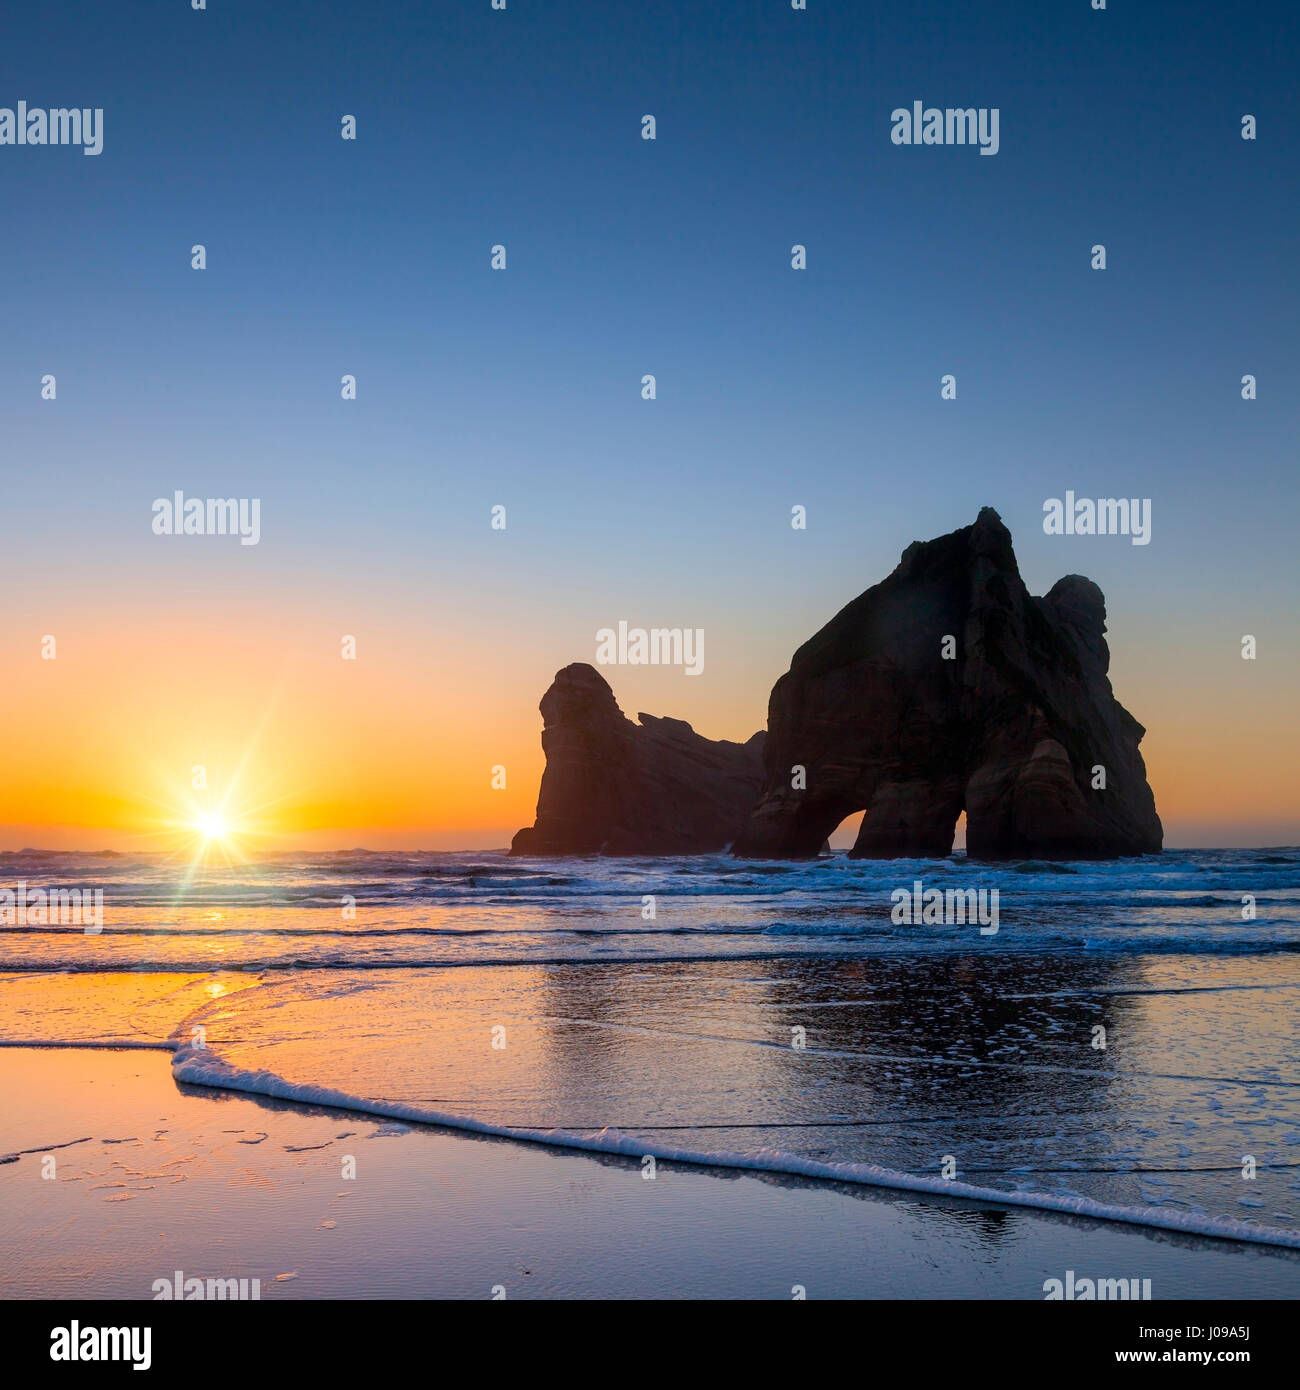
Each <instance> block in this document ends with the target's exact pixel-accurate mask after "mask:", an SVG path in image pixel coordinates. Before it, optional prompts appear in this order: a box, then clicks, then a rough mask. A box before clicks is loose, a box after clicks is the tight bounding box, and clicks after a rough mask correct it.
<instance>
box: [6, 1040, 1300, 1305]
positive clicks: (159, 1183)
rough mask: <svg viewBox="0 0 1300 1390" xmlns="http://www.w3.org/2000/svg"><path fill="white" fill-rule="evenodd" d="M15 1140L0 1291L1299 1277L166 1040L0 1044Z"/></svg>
mask: <svg viewBox="0 0 1300 1390" xmlns="http://www.w3.org/2000/svg"><path fill="white" fill-rule="evenodd" d="M20 1149H23V1150H34V1152H26V1153H22V1154H21V1155H20V1156H19V1157H18V1158H17V1159H16V1160H14V1161H12V1162H5V1163H0V1230H3V1232H4V1238H3V1244H4V1247H5V1248H4V1252H3V1259H2V1260H0V1293H2V1294H3V1295H4V1296H6V1297H9V1298H38V1297H52V1298H98V1297H118V1298H140V1299H150V1298H153V1297H154V1283H155V1281H158V1280H166V1281H169V1282H170V1281H173V1280H174V1277H175V1273H176V1271H177V1270H179V1271H182V1273H183V1274H184V1275H185V1277H186V1278H189V1277H201V1278H205V1279H206V1278H246V1279H249V1280H252V1279H257V1280H260V1294H261V1297H262V1298H264V1299H271V1298H394V1297H395V1298H491V1297H493V1295H494V1289H495V1290H504V1295H505V1297H507V1298H529V1297H532V1298H563V1297H569V1298H624V1297H647V1298H781V1299H787V1298H792V1297H795V1296H796V1291H797V1289H798V1288H800V1287H802V1288H803V1289H804V1290H805V1291H806V1296H807V1297H809V1298H1010V1299H1014V1298H1028V1299H1041V1298H1042V1297H1043V1284H1044V1281H1045V1280H1047V1279H1049V1278H1054V1277H1055V1278H1063V1277H1064V1275H1065V1273H1066V1271H1067V1270H1069V1269H1073V1270H1074V1271H1075V1272H1076V1275H1077V1276H1079V1277H1084V1276H1087V1277H1099V1278H1134V1277H1136V1278H1149V1279H1151V1281H1152V1296H1153V1298H1154V1299H1176V1298H1194V1297H1196V1298H1204V1297H1211V1298H1218V1297H1222V1298H1261V1297H1273V1298H1278V1297H1293V1296H1294V1294H1295V1291H1296V1289H1297V1287H1300V1256H1298V1255H1297V1254H1296V1253H1295V1252H1290V1251H1284V1250H1271V1249H1266V1248H1261V1247H1257V1246H1246V1245H1240V1244H1233V1243H1227V1242H1220V1241H1212V1240H1203V1239H1199V1238H1190V1237H1185V1236H1181V1235H1173V1234H1171V1233H1168V1232H1158V1231H1144V1230H1141V1229H1137V1228H1127V1227H1121V1226H1115V1225H1110V1224H1106V1223H1101V1222H1095V1221H1091V1220H1086V1219H1081V1218H1077V1217H1066V1216H1060V1215H1053V1214H1042V1213H1037V1212H1033V1211H1028V1210H1005V1209H1003V1210H999V1209H998V1208H997V1207H995V1206H994V1205H992V1204H983V1203H975V1202H965V1201H955V1200H952V1199H947V1198H941V1197H934V1198H931V1197H919V1196H916V1195H913V1194H896V1193H889V1192H884V1191H880V1190H874V1189H866V1188H861V1187H848V1186H840V1185H835V1184H829V1183H809V1182H805V1181H801V1180H798V1179H793V1178H790V1177H788V1176H786V1175H778V1174H761V1173H738V1172H734V1171H725V1170H713V1169H708V1168H699V1167H691V1166H686V1165H678V1164H673V1163H659V1164H657V1165H656V1170H655V1176H654V1178H653V1179H647V1178H646V1177H645V1176H644V1172H645V1171H646V1170H645V1168H644V1167H643V1165H642V1164H641V1163H640V1162H638V1161H636V1160H633V1159H624V1158H618V1157H612V1156H609V1155H595V1154H592V1155H587V1154H578V1153H572V1152H565V1151H561V1150H555V1149H548V1148H545V1147H542V1146H537V1145H530V1144H522V1143H517V1142H513V1141H509V1140H500V1139H491V1138H482V1137H475V1136H470V1135H464V1134H458V1133H453V1132H450V1131H446V1130H439V1129H436V1128H432V1127H427V1126H421V1125H404V1124H394V1123H391V1122H380V1121H376V1120H373V1119H366V1118H364V1117H361V1116H357V1115H355V1114H349V1113H346V1112H339V1111H329V1110H323V1109H320V1108H316V1107H310V1106H304V1105H298V1104H288V1103H284V1102H276V1101H271V1100H266V1099H262V1098H252V1097H247V1096H242V1095H241V1096H235V1095H230V1094H227V1093H223V1092H221V1091H217V1090H213V1089H210V1088H207V1087H202V1088H200V1087H186V1086H179V1085H178V1084H177V1083H176V1082H175V1081H174V1080H173V1078H172V1074H171V1067H170V1057H169V1055H168V1054H167V1053H166V1052H164V1051H150V1050H101V1049H82V1048H60V1049H36V1048H5V1049H0V1154H4V1155H8V1154H10V1153H13V1152H14V1151H16V1150H20ZM349 1159H351V1160H352V1161H353V1162H352V1163H351V1164H349V1162H348V1160H349ZM50 1160H52V1161H53V1162H52V1165H51V1162H50ZM352 1171H354V1172H355V1176H351V1177H349V1176H346V1174H347V1173H349V1172H352ZM45 1173H49V1174H51V1175H50V1176H43V1174H45Z"/></svg>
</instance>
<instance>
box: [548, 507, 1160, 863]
mask: <svg viewBox="0 0 1300 1390" xmlns="http://www.w3.org/2000/svg"><path fill="white" fill-rule="evenodd" d="M1105 630H1106V606H1105V600H1104V598H1103V596H1102V592H1101V590H1100V589H1099V588H1098V587H1097V586H1096V585H1095V584H1094V583H1092V581H1091V580H1088V579H1084V578H1082V577H1081V576H1079V575H1067V576H1066V577H1065V578H1064V579H1062V580H1060V581H1059V582H1058V583H1057V584H1056V585H1054V586H1053V588H1052V590H1051V592H1050V593H1048V595H1047V596H1046V597H1045V598H1034V597H1032V596H1031V595H1030V593H1029V591H1028V590H1027V589H1026V588H1025V585H1024V583H1023V581H1022V580H1021V578H1020V571H1019V569H1018V568H1017V565H1016V557H1015V553H1014V551H1013V550H1012V547H1011V536H1010V534H1009V532H1008V531H1007V529H1006V527H1005V526H1003V524H1002V521H1001V518H1000V517H999V516H998V514H997V513H996V512H995V511H993V510H992V509H991V508H989V507H985V508H984V509H983V510H982V511H981V512H980V514H979V517H978V519H977V520H976V522H975V524H974V525H973V526H967V527H964V528H963V529H962V530H960V531H954V532H953V533H952V534H951V535H948V536H940V537H939V538H938V539H937V540H932V541H926V542H919V541H918V542H916V543H914V544H912V545H910V546H908V548H907V549H906V550H905V551H904V552H903V556H902V559H901V561H900V562H899V565H898V568H897V569H895V570H894V572H893V574H891V575H890V576H889V577H888V578H887V579H885V580H884V581H883V582H881V583H879V584H877V585H875V586H874V587H873V588H870V589H868V590H867V591H866V593H864V594H861V595H859V597H858V598H856V599H854V600H853V602H852V603H850V604H849V605H848V606H847V607H846V608H844V609H842V610H841V611H840V612H839V613H838V614H837V615H836V616H835V617H834V618H832V619H831V621H830V622H829V623H827V624H826V626H825V627H824V628H822V630H821V631H820V632H819V633H817V634H816V635H815V636H814V637H812V638H811V639H810V640H809V641H807V642H805V643H804V645H803V646H802V647H800V648H799V650H798V651H797V652H796V653H795V654H794V659H793V660H792V661H791V663H790V670H789V671H788V672H787V673H786V674H785V675H784V676H782V677H781V678H780V680H778V681H777V683H776V685H775V686H774V687H773V689H772V695H771V699H770V702H769V706H768V735H767V741H766V746H765V748H764V753H763V760H764V764H765V769H766V777H765V781H764V786H763V792H762V796H761V797H760V798H759V801H758V804H757V805H756V806H755V807H754V810H753V813H752V815H751V816H750V818H749V823H748V825H747V826H746V828H745V830H744V831H743V833H742V834H741V835H740V837H739V839H738V840H737V842H736V844H735V848H734V852H735V853H736V854H738V855H746V856H751V857H768V858H786V857H792V858H793V857H803V856H811V855H814V854H816V853H817V852H818V850H819V848H820V847H821V845H822V843H823V841H824V840H825V838H826V836H827V835H828V834H829V833H830V832H831V831H832V830H834V828H835V827H836V826H837V825H838V824H839V823H840V822H841V821H842V820H843V819H844V818H845V817H846V816H848V815H850V814H852V813H853V812H855V811H865V812H866V814H865V816H864V817H863V820H862V828H861V830H860V832H859V834H858V838H857V842H856V844H855V845H854V847H853V849H852V851H851V854H852V855H854V856H856V857H859V858H871V859H886V858H896V857H918V858H920V857H941V856H944V855H947V854H949V853H950V852H951V850H952V840H953V830H954V827H955V825H956V822H957V819H958V817H959V816H960V814H961V812H962V811H963V810H964V811H965V812H966V845H967V853H968V854H969V855H970V857H972V858H980V859H1011V858H1017V859H1019V858H1045V857H1050V858H1076V859H1109V858H1115V857H1118V856H1121V855H1136V854H1145V853H1154V852H1157V851H1158V850H1159V849H1160V846H1161V840H1162V835H1163V831H1162V829H1161V825H1160V820H1159V818H1158V817H1157V815H1156V808H1155V800H1154V798H1153V797H1152V794H1151V788H1150V787H1149V786H1148V785H1147V780H1146V767H1145V765H1144V764H1143V761H1142V756H1141V754H1140V753H1139V752H1138V744H1139V742H1140V741H1141V739H1142V735H1143V734H1144V733H1145V730H1144V729H1143V728H1142V726H1141V725H1140V724H1139V723H1138V722H1137V720H1135V719H1134V718H1133V716H1132V715H1130V714H1129V713H1128V711H1127V710H1125V709H1124V707H1123V706H1122V705H1121V704H1120V703H1119V702H1118V701H1117V700H1116V699H1115V697H1114V695H1113V693H1112V692H1111V687H1110V681H1109V679H1108V678H1107V674H1106V673H1107V668H1108V666H1109V664H1110V653H1109V650H1108V648H1107V646H1106V640H1105V637H1104V635H1103V634H1104V633H1105ZM570 669H573V668H570ZM747 746H748V745H747ZM798 768H803V769H804V774H803V777H802V782H803V786H802V787H800V786H799V785H798V783H799V782H800V780H801V779H800V775H799V773H798V772H797V769H798ZM1102 778H1104V785H1102V784H1101V779H1102Z"/></svg>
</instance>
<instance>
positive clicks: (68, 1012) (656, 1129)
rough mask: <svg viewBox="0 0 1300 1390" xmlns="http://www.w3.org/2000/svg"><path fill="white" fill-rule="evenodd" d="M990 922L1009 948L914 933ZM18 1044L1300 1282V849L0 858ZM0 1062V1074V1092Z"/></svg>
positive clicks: (2, 1007)
mask: <svg viewBox="0 0 1300 1390" xmlns="http://www.w3.org/2000/svg"><path fill="white" fill-rule="evenodd" d="M918 883H919V884H921V885H923V888H924V889H926V890H928V889H933V888H958V889H963V890H964V889H968V888H973V889H976V890H984V891H985V893H986V895H991V894H992V893H993V892H994V891H995V890H996V893H997V902H998V918H997V928H998V929H997V931H996V932H995V933H985V932H982V931H981V930H980V927H979V925H978V924H974V923H970V922H966V923H948V924H942V923H934V924H926V923H915V922H910V921H902V922H900V921H899V920H897V918H898V916H899V914H898V912H897V911H896V910H895V904H896V902H897V901H899V898H900V896H906V897H908V898H909V899H910V898H911V895H912V894H913V893H914V891H915V885H917V884H918ZM20 884H25V885H26V891H27V893H28V894H31V892H32V890H34V889H44V890H49V889H59V888H88V889H92V890H93V889H102V891H103V904H104V907H103V927H102V930H96V929H92V930H91V931H89V932H88V931H87V930H86V929H85V928H84V927H82V926H78V925H55V926H51V925H49V924H48V923H44V924H42V923H35V924H31V923H29V924H26V925H22V924H19V923H17V922H14V921H8V922H6V923H4V924H3V925H0V943H2V944H0V951H2V952H3V956H2V959H0V1041H2V1042H4V1043H7V1044H9V1045H31V1044H39V1045H41V1046H52V1045H74V1044H77V1045H87V1044H89V1045H95V1046H139V1047H159V1048H164V1047H165V1048H167V1049H168V1050H170V1051H171V1052H172V1063H173V1069H174V1074H175V1076H176V1079H177V1080H178V1081H180V1082H184V1083H193V1084H197V1085H201V1086H207V1087H213V1088H218V1089H221V1090H225V1091H244V1092H249V1093H253V1094H260V1095H267V1096H278V1097H281V1098H285V1099H294V1100H300V1101H303V1102H308V1103H315V1104H330V1105H334V1106H339V1107H342V1108H345V1109H352V1110H355V1111H357V1112H359V1113H365V1114H370V1115H376V1116H387V1117H391V1118H392V1119H394V1120H400V1121H403V1122H411V1121H423V1122H427V1123H437V1124H448V1125H452V1126H454V1127H457V1128H461V1129H472V1130H479V1131H482V1132H487V1133H496V1134H505V1135H512V1136H515V1137H518V1138H522V1139H527V1140H529V1141H531V1142H536V1143H543V1144H550V1145H556V1146H560V1147H566V1148H577V1149H587V1150H590V1151H594V1152H598V1153H599V1152H607V1153H610V1154H620V1155H624V1156H627V1157H631V1158H633V1159H635V1160H637V1161H638V1162H640V1163H642V1164H643V1165H649V1170H650V1171H652V1170H653V1167H654V1164H656V1163H664V1162H666V1163H699V1164H708V1165H712V1166H716V1167H718V1168H721V1169H727V1168H733V1169H740V1168H752V1169H761V1170H765V1171H772V1172H785V1173H791V1174H802V1175H804V1176H806V1177H808V1178H813V1179H818V1178H825V1179H831V1180H837V1181H844V1182H853V1183H867V1184H870V1185H874V1186H880V1187H891V1188H896V1189H902V1190H912V1191H922V1192H925V1191H933V1192H943V1193H947V1194H950V1195H955V1196H967V1197H971V1198H974V1199H982V1200H985V1201H996V1202H997V1203H999V1204H1003V1205H1015V1206H1027V1207H1037V1208H1041V1209H1044V1210H1055V1211H1063V1212H1069V1213H1074V1214H1076V1215H1079V1216H1082V1217H1090V1218H1095V1219H1105V1220H1115V1221H1122V1222H1126V1223H1130V1224H1134V1225H1139V1226H1147V1227H1154V1228H1160V1229H1164V1230H1169V1231H1179V1232H1184V1233H1187V1234H1199V1235H1202V1236H1217V1237H1222V1238H1226V1239H1232V1240H1237V1241H1243V1242H1256V1243H1266V1244H1272V1245H1282V1246H1295V1247H1300V1046H1297V1043H1298V1042H1300V1039H1298V1037H1297V1031H1298V1030H1297V1019H1298V1017H1300V1015H1298V1014H1297V1010H1296V1004H1297V1002H1298V1001H1300V994H1297V991H1298V990H1300V850H1296V849H1289V848H1283V849H1270V850H1187V851H1178V850H1173V851H1166V852H1165V853H1164V854H1162V855H1159V856H1150V857H1147V858H1143V859H1138V860H1126V861H1115V862H1109V863H1102V864H1084V863H1050V862H1032V863H1010V864H996V865H993V864H976V863H972V862H968V861H967V860H966V858H965V857H964V855H961V854H955V855H953V856H952V857H950V858H947V859H943V860H930V861H898V860H895V861H865V860H864V861H857V860H850V859H848V858H846V857H844V856H843V855H842V854H837V855H832V856H829V857H823V858H821V859H819V860H816V861H814V862H801V863H769V862H763V863H753V862H745V861H737V860H733V859H730V858H728V857H726V856H721V855H719V856H701V857H692V858H684V859H644V860H638V859H557V860H538V861H529V860H512V859H510V858H508V857H507V856H506V855H505V853H504V852H500V851H494V852H477V853H367V852H363V851H349V852H340V853H329V854H311V855H305V854H295V855H289V854H286V855H271V856H265V857H262V858H259V859H257V860H256V861H255V862H253V863H250V864H244V865H240V866H236V867H231V868H220V869H218V868H204V869H200V870H198V871H194V872H191V871H190V870H189V869H188V867H187V866H185V865H180V864H177V863H175V862H174V861H168V860H166V859H164V858H163V857H161V856H153V855H107V854H103V855H96V854H54V853H44V852H42V853H36V852H22V853H10V854H3V855H0V890H3V889H5V888H10V889H17V887H18V885H20ZM2 1064H3V1057H2V1055H0V1065H2Z"/></svg>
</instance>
